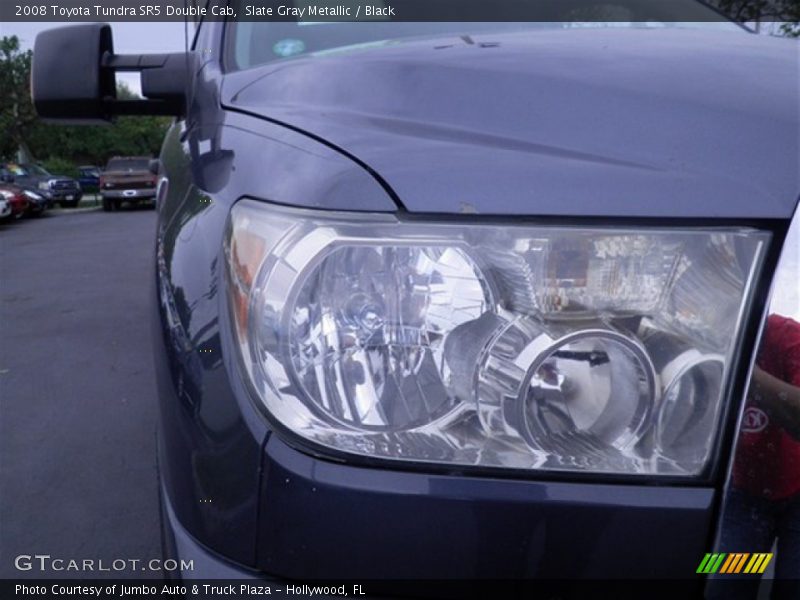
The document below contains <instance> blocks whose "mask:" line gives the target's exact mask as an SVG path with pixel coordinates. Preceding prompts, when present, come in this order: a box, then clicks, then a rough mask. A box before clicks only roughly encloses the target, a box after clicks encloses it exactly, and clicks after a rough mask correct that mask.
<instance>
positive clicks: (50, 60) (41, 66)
mask: <svg viewBox="0 0 800 600" xmlns="http://www.w3.org/2000/svg"><path fill="white" fill-rule="evenodd" d="M197 65H198V61H197V57H196V54H195V53H194V52H189V53H184V52H179V53H174V54H130V55H123V54H114V43H113V39H112V34H111V26H110V25H109V24H108V23H89V24H85V25H73V26H69V27H57V28H55V29H49V30H47V31H43V32H41V33H40V34H39V35H37V36H36V42H35V44H34V48H33V68H32V71H31V95H32V96H33V103H34V106H35V107H36V112H37V113H38V114H39V116H40V117H42V118H45V119H52V120H78V121H87V122H92V121H95V122H96V121H108V120H110V119H111V118H112V117H114V116H115V115H136V114H143V115H171V116H183V115H185V114H186V105H187V98H188V97H189V89H190V88H191V85H192V80H193V77H194V73H195V72H196V70H197ZM117 71H134V72H136V71H138V72H139V73H141V82H142V94H143V95H144V96H145V99H144V100H118V99H117V91H116V72H117Z"/></svg>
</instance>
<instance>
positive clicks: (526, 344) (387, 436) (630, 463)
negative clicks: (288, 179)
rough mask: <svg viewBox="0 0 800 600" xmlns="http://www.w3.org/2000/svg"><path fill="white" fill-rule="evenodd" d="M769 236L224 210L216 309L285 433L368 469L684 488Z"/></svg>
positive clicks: (709, 433) (710, 425)
mask: <svg viewBox="0 0 800 600" xmlns="http://www.w3.org/2000/svg"><path fill="white" fill-rule="evenodd" d="M768 240H769V234H767V233H764V232H760V231H756V230H753V229H734V228H709V229H700V228H691V229H666V228H642V229H630V228H626V229H622V228H610V227H583V228H577V227H555V226H542V225H536V226H533V225H525V224H506V225H502V226H501V225H492V224H481V223H455V222H451V223H446V222H435V221H434V222H431V221H427V222H422V221H417V220H400V219H398V218H396V217H395V216H392V215H366V214H352V213H348V214H341V213H325V212H311V211H301V210H293V209H285V208H280V207H275V206H272V205H266V204H264V203H259V202H254V201H242V202H239V203H238V204H237V205H236V206H235V207H234V208H233V211H232V214H231V220H230V226H229V230H228V235H227V240H226V247H225V254H226V260H227V287H228V303H229V305H230V310H231V314H232V321H233V325H234V329H235V338H236V340H237V342H238V346H239V348H240V359H241V362H242V365H243V366H244V369H245V371H246V373H247V376H248V378H249V380H250V384H251V386H250V387H251V388H252V390H253V391H254V393H255V394H256V395H257V396H258V400H259V401H260V402H261V403H263V405H264V408H265V409H266V411H267V412H268V414H269V415H270V416H271V417H272V418H273V419H275V420H276V421H277V422H279V423H280V424H281V425H282V426H283V428H284V429H286V430H288V431H291V432H292V433H294V434H295V435H297V436H300V437H301V438H304V439H305V440H307V441H309V442H312V443H314V444H316V445H318V446H322V447H327V448H331V449H334V450H337V451H340V452H345V453H350V454H356V455H362V456H369V457H373V458H379V459H386V460H395V461H414V462H436V463H444V464H452V465H460V466H465V465H466V466H469V465H473V466H488V467H505V468H515V469H528V470H532V469H534V470H536V469H538V470H550V471H575V470H580V471H588V472H598V473H619V474H639V475H648V474H649V475H654V474H656V475H657V474H663V475H673V476H692V475H697V474H698V473H700V472H701V471H702V470H703V468H704V467H705V466H706V464H707V462H708V460H709V457H710V455H711V449H712V446H713V441H714V438H715V434H716V430H717V428H718V425H719V419H720V414H721V407H722V402H723V400H724V397H723V396H724V390H725V387H726V382H727V379H728V377H729V375H730V373H729V369H728V366H729V364H730V362H731V359H732V356H733V352H734V346H735V342H736V339H737V336H738V334H739V329H740V326H741V322H742V319H743V315H744V313H745V310H744V308H745V306H746V305H747V302H748V300H749V294H750V288H751V282H752V280H753V278H754V276H755V274H756V272H757V271H758V267H759V264H760V261H761V257H762V255H763V252H764V248H765V245H766V243H767V241H768Z"/></svg>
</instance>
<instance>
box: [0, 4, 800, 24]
mask: <svg viewBox="0 0 800 600" xmlns="http://www.w3.org/2000/svg"><path fill="white" fill-rule="evenodd" d="M187 19H188V20H189V21H199V20H214V21H219V20H229V21H300V22H310V23H318V22H326V21H328V22H337V21H385V20H392V21H420V22H424V21H462V22H484V21H489V22H491V21H494V22H500V21H503V22H514V21H524V22H551V21H558V22H565V21H566V22H587V23H591V22H620V23H647V22H714V21H728V20H736V21H748V20H760V21H796V20H800V0H708V1H707V2H703V1H700V0H608V1H602V0H367V1H362V0H149V1H148V0H2V2H0V23H2V22H15V21H16V22H21V21H46V22H76V23H77V22H85V21H109V22H136V21H139V22H148V21H150V22H152V21H184V20H187Z"/></svg>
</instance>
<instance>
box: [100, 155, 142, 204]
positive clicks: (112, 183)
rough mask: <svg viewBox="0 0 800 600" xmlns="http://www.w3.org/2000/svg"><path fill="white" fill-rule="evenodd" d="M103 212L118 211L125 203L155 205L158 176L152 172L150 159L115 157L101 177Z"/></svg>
mask: <svg viewBox="0 0 800 600" xmlns="http://www.w3.org/2000/svg"><path fill="white" fill-rule="evenodd" d="M99 186H100V196H101V197H102V198H103V210H106V211H109V210H116V209H118V208H119V207H120V205H121V204H122V203H123V202H130V203H134V204H139V203H141V202H148V203H153V202H155V197H156V176H155V175H154V174H153V173H152V172H151V171H150V157H147V156H115V157H114V158H112V159H111V160H109V161H108V164H107V165H106V168H105V170H104V171H103V173H102V174H101V175H100V182H99Z"/></svg>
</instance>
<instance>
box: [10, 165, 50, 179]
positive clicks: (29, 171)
mask: <svg viewBox="0 0 800 600" xmlns="http://www.w3.org/2000/svg"><path fill="white" fill-rule="evenodd" d="M16 168H17V170H18V171H19V172H17V171H13V170H12V171H11V172H12V173H14V174H15V175H22V176H24V175H34V176H41V177H50V176H51V173H49V172H48V171H47V170H46V169H44V168H42V167H40V166H39V165H22V166H21V167H16Z"/></svg>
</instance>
